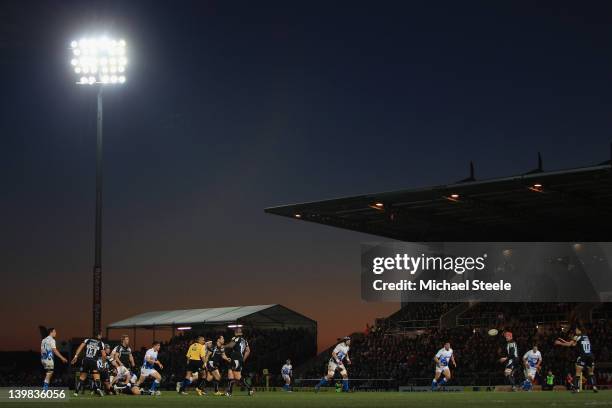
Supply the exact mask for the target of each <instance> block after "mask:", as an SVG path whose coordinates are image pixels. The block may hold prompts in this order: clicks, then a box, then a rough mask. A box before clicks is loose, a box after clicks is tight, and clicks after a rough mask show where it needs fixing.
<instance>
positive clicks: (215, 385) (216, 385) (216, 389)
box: [213, 380, 219, 393]
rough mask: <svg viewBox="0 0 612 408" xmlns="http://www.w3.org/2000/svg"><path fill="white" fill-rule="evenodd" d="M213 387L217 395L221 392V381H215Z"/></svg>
mask: <svg viewBox="0 0 612 408" xmlns="http://www.w3.org/2000/svg"><path fill="white" fill-rule="evenodd" d="M213 386H214V387H215V393H217V392H219V381H217V380H213Z"/></svg>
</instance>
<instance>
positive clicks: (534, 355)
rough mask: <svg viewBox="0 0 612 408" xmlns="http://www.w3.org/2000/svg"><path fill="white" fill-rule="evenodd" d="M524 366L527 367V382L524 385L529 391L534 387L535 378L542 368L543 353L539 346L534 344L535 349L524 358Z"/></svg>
mask: <svg viewBox="0 0 612 408" xmlns="http://www.w3.org/2000/svg"><path fill="white" fill-rule="evenodd" d="M523 365H524V366H525V382H524V383H523V389H524V390H525V391H529V390H531V388H532V387H533V383H534V381H535V377H536V375H537V373H539V372H540V368H541V367H542V353H540V351H539V350H538V346H537V345H535V344H534V345H533V348H532V349H531V350H529V351H528V352H526V353H525V355H524V356H523Z"/></svg>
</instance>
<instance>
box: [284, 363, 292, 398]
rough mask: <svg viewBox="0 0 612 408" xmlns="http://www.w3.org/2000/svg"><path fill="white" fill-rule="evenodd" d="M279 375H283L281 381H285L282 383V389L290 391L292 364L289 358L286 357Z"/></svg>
mask: <svg viewBox="0 0 612 408" xmlns="http://www.w3.org/2000/svg"><path fill="white" fill-rule="evenodd" d="M281 375H282V376H283V381H285V385H283V390H285V391H288V392H291V376H292V375H293V366H292V365H291V360H289V359H287V361H286V362H285V365H283V367H282V368H281Z"/></svg>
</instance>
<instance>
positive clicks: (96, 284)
mask: <svg viewBox="0 0 612 408" xmlns="http://www.w3.org/2000/svg"><path fill="white" fill-rule="evenodd" d="M102 89H103V86H102V84H100V85H99V88H98V114H97V131H96V141H97V143H96V226H95V237H94V247H95V255H94V266H93V333H92V334H93V335H94V337H95V336H96V335H97V334H98V333H101V330H102Z"/></svg>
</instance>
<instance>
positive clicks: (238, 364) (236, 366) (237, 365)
mask: <svg viewBox="0 0 612 408" xmlns="http://www.w3.org/2000/svg"><path fill="white" fill-rule="evenodd" d="M243 364H244V361H243V360H242V359H241V358H232V361H231V362H230V370H232V371H236V372H241V371H242V365H243Z"/></svg>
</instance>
